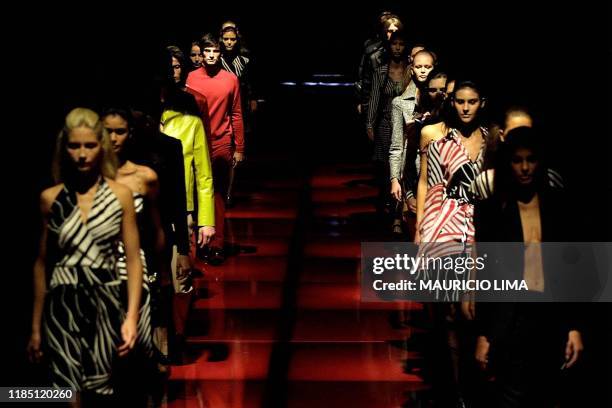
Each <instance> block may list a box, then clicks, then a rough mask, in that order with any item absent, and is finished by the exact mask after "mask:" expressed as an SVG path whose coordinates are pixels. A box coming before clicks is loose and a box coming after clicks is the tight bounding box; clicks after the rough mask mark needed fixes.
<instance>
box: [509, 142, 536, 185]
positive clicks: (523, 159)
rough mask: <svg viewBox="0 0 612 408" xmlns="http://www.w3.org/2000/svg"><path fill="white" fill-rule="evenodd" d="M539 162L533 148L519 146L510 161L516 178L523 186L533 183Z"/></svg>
mask: <svg viewBox="0 0 612 408" xmlns="http://www.w3.org/2000/svg"><path fill="white" fill-rule="evenodd" d="M538 164H539V163H538V159H537V157H536V156H535V154H534V153H533V151H532V150H531V149H528V148H525V147H519V148H518V149H516V151H515V152H514V154H513V155H512V157H511V161H510V165H511V166H512V175H513V176H514V179H515V180H516V181H517V182H518V184H520V185H522V186H528V185H530V184H531V183H533V179H534V176H535V173H536V171H537V169H538Z"/></svg>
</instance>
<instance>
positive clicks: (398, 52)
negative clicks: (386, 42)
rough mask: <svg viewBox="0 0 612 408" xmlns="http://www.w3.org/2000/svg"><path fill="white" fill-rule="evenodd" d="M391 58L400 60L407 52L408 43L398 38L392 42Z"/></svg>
mask: <svg viewBox="0 0 612 408" xmlns="http://www.w3.org/2000/svg"><path fill="white" fill-rule="evenodd" d="M390 48H391V56H392V57H393V58H394V59H400V58H401V57H402V55H404V51H405V50H406V43H405V42H404V40H402V39H401V38H396V39H394V40H392V41H391V44H390Z"/></svg>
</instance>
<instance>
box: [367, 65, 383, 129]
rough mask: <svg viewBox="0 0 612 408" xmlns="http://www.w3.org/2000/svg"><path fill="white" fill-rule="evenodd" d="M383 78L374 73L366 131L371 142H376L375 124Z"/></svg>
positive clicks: (376, 72) (372, 75)
mask: <svg viewBox="0 0 612 408" xmlns="http://www.w3.org/2000/svg"><path fill="white" fill-rule="evenodd" d="M380 82H381V78H380V75H379V74H378V71H377V70H375V71H372V74H371V84H372V85H371V87H370V96H369V100H368V112H367V119H366V130H367V132H368V137H369V138H370V140H374V124H375V122H376V118H377V116H378V104H379V100H380V87H381V83H380Z"/></svg>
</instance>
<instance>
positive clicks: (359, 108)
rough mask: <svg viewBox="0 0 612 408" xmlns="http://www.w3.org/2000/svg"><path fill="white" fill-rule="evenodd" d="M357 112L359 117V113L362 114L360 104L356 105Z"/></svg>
mask: <svg viewBox="0 0 612 408" xmlns="http://www.w3.org/2000/svg"><path fill="white" fill-rule="evenodd" d="M357 112H359V114H360V115H361V112H362V109H361V104H358V105H357Z"/></svg>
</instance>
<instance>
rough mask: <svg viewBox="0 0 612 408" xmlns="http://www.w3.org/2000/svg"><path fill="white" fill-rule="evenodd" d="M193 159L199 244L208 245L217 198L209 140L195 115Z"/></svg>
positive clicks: (213, 226) (211, 235)
mask: <svg viewBox="0 0 612 408" xmlns="http://www.w3.org/2000/svg"><path fill="white" fill-rule="evenodd" d="M193 120H194V123H193V136H194V139H193V160H194V166H193V167H194V172H195V182H196V192H197V197H198V220H197V222H198V244H200V246H204V245H206V244H207V243H208V242H209V241H210V240H211V239H212V237H213V235H214V234H215V198H214V189H213V177H212V167H211V164H210V153H209V151H208V142H207V140H206V135H205V134H204V126H203V124H202V121H201V120H199V119H198V118H196V117H193Z"/></svg>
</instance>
